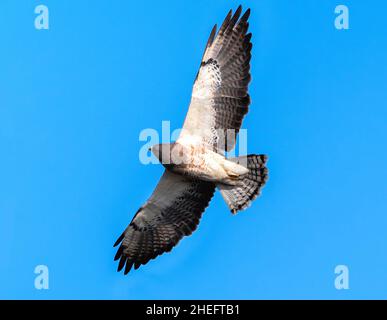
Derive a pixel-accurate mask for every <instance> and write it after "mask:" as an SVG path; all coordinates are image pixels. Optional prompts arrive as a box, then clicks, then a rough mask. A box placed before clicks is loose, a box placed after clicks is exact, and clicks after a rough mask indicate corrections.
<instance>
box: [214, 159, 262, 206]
mask: <svg viewBox="0 0 387 320" xmlns="http://www.w3.org/2000/svg"><path fill="white" fill-rule="evenodd" d="M229 160H230V161H233V162H236V163H240V164H244V165H246V164H247V169H249V172H248V173H247V174H245V175H243V176H241V177H240V180H239V182H238V184H237V185H234V186H233V185H225V184H219V185H217V187H218V188H219V191H220V193H221V194H222V196H223V199H224V200H225V201H226V203H227V206H228V207H229V209H230V210H231V212H232V213H233V214H235V213H237V212H238V211H240V210H243V209H246V208H247V207H249V206H250V204H251V202H252V201H253V200H254V199H255V198H257V197H258V196H259V194H260V190H261V188H262V187H263V186H264V184H265V183H266V181H267V179H268V169H267V168H266V161H267V156H266V155H262V154H261V155H255V154H252V155H248V156H242V157H238V158H233V159H229Z"/></svg>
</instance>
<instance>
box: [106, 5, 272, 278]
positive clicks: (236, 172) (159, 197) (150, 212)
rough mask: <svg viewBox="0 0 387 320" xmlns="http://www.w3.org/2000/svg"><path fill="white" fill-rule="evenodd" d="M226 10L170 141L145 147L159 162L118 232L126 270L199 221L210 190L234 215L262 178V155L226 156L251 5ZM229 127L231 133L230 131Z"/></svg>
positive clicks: (242, 96) (242, 102)
mask: <svg viewBox="0 0 387 320" xmlns="http://www.w3.org/2000/svg"><path fill="white" fill-rule="evenodd" d="M241 12H242V8H241V6H239V7H238V9H237V10H236V12H235V13H234V15H233V14H232V11H231V10H230V12H229V13H228V15H227V16H226V18H225V20H224V22H223V24H222V25H221V27H220V28H219V30H218V32H216V30H217V27H216V25H215V26H214V28H213V29H212V31H211V34H210V37H209V39H208V42H207V45H206V48H205V51H204V55H203V58H202V62H201V65H200V68H199V72H198V74H197V76H196V79H195V82H194V85H193V90H192V98H191V102H190V106H189V109H188V113H187V116H186V119H185V121H184V125H183V128H182V131H181V133H180V136H179V138H178V139H177V141H176V142H175V143H171V144H159V145H155V146H153V147H152V148H151V150H152V152H153V154H154V155H155V156H156V157H157V158H158V159H159V161H160V162H161V163H162V164H163V166H164V167H165V171H164V174H163V175H162V177H161V179H160V181H159V183H158V185H157V187H156V189H155V190H154V192H153V194H152V195H151V197H150V198H149V199H148V201H146V203H145V204H144V205H143V206H142V207H141V208H140V209H138V211H137V213H136V215H135V216H134V218H133V220H132V221H131V223H130V224H129V226H128V227H127V228H126V229H125V231H124V232H123V233H122V235H121V236H120V237H119V238H118V240H117V242H116V243H115V245H114V246H117V245H119V244H120V246H119V248H118V251H117V254H116V256H115V260H119V265H118V271H121V270H122V269H123V268H124V267H125V269H124V273H125V274H127V273H128V272H129V271H130V270H131V268H132V267H133V266H134V268H135V269H137V268H139V267H140V265H144V264H146V263H147V262H148V261H149V260H150V259H154V258H156V257H157V256H158V255H161V254H162V253H164V252H169V251H170V250H171V249H172V248H173V247H174V246H175V245H177V243H178V242H179V240H180V239H181V238H183V237H184V236H188V235H190V234H191V233H192V232H193V231H194V230H195V229H196V228H197V226H198V224H199V220H200V218H201V216H202V213H203V212H204V210H205V209H206V207H207V206H208V204H209V202H210V200H211V198H212V196H213V194H214V192H215V189H216V188H217V189H219V190H220V192H221V194H222V196H223V198H224V200H225V201H226V203H227V205H228V207H229V209H230V210H231V212H232V213H233V214H235V213H236V212H238V211H239V210H243V209H245V208H247V207H248V206H249V205H250V203H251V201H252V200H254V199H255V198H256V197H257V196H258V195H259V193H260V189H261V187H262V186H263V185H264V184H265V182H266V180H267V177H268V175H267V174H268V170H267V168H266V166H265V163H266V160H267V157H266V156H265V155H248V156H242V157H238V158H232V159H226V157H225V156H224V154H225V151H230V150H232V149H233V148H234V146H235V139H236V135H237V133H238V130H239V128H240V127H241V124H242V120H243V117H244V116H245V114H246V113H247V111H248V105H249V104H250V97H249V94H248V92H247V90H248V84H249V82H250V58H251V47H252V44H251V41H250V40H251V33H248V31H247V30H248V26H249V24H248V18H249V15H250V9H248V10H246V12H245V13H244V14H243V15H242V17H241ZM230 132H231V133H230Z"/></svg>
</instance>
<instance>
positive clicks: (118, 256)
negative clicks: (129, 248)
mask: <svg viewBox="0 0 387 320" xmlns="http://www.w3.org/2000/svg"><path fill="white" fill-rule="evenodd" d="M123 251H124V247H123V246H120V247H119V248H118V250H117V253H116V255H115V256H114V261H117V260H118V259H119V258H121V255H122V252H123Z"/></svg>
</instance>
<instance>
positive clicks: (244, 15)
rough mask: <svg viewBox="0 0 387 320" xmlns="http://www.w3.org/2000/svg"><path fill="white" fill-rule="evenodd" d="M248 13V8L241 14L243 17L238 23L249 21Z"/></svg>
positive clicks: (249, 11)
mask: <svg viewBox="0 0 387 320" xmlns="http://www.w3.org/2000/svg"><path fill="white" fill-rule="evenodd" d="M250 13H251V10H250V8H248V9H247V10H246V11H245V13H244V14H243V16H242V18H241V20H240V21H244V22H246V21H247V20H248V19H249V17H250Z"/></svg>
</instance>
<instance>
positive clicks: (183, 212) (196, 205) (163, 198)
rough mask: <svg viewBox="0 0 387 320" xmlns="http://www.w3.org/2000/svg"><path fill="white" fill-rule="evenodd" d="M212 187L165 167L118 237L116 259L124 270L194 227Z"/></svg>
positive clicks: (159, 251)
mask: <svg viewBox="0 0 387 320" xmlns="http://www.w3.org/2000/svg"><path fill="white" fill-rule="evenodd" d="M214 191H215V185H214V184H213V183H210V182H205V181H199V180H197V181H196V180H190V179H187V178H185V177H184V176H181V175H177V174H174V173H172V172H170V171H167V170H166V171H165V172H164V174H163V176H162V177H161V179H160V181H159V184H158V185H157V187H156V189H155V190H154V192H153V194H152V196H151V197H150V198H149V200H148V201H147V202H146V203H145V204H144V205H143V206H142V207H141V208H140V209H139V210H138V211H137V214H136V215H135V216H134V218H133V220H132V222H131V223H130V224H129V226H128V227H127V228H126V230H125V231H124V232H123V234H122V235H121V236H120V237H119V238H118V240H117V242H116V243H115V245H114V246H117V245H118V244H120V243H121V245H120V247H119V248H118V251H117V254H116V256H115V260H118V259H120V262H119V265H118V271H120V270H121V269H122V268H123V267H124V266H125V274H127V273H128V272H129V271H130V269H131V268H132V266H134V268H135V269H137V268H138V267H139V266H140V265H142V264H146V263H147V262H148V261H149V260H150V259H154V258H156V257H157V256H158V255H160V254H162V253H164V252H169V251H170V250H171V249H172V248H173V247H174V246H175V245H176V244H177V243H178V242H179V241H180V239H181V238H183V236H188V235H190V234H191V233H192V232H193V231H194V230H196V228H197V225H198V224H199V220H200V218H201V216H202V213H203V211H204V210H205V208H206V207H207V206H208V204H209V202H210V200H211V198H212V196H213V194H214Z"/></svg>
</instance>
